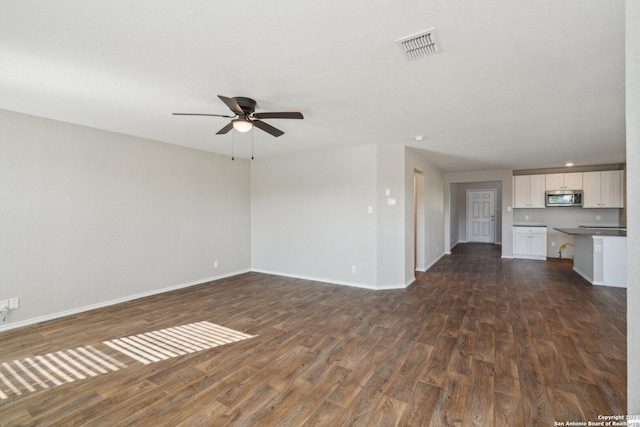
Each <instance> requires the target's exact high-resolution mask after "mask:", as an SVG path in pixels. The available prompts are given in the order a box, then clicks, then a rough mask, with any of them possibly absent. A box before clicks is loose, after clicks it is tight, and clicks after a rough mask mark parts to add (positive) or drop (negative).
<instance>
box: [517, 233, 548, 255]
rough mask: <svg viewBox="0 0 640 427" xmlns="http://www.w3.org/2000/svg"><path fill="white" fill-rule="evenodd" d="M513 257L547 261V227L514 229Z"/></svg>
mask: <svg viewBox="0 0 640 427" xmlns="http://www.w3.org/2000/svg"><path fill="white" fill-rule="evenodd" d="M513 257H514V258H524V259H539V260H546V259H547V227H513Z"/></svg>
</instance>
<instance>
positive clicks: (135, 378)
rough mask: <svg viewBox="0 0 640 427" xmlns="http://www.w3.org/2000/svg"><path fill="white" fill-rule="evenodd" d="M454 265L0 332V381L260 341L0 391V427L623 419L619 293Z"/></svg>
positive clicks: (469, 258) (277, 282)
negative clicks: (91, 360) (221, 338)
mask: <svg viewBox="0 0 640 427" xmlns="http://www.w3.org/2000/svg"><path fill="white" fill-rule="evenodd" d="M453 252H454V253H453V254H452V255H451V256H447V257H444V258H443V259H442V260H440V261H439V262H438V263H437V264H436V265H435V266H434V267H432V268H431V270H429V271H428V272H427V273H424V274H422V275H421V276H420V278H419V280H418V281H417V282H416V283H414V284H413V285H412V286H411V287H409V288H408V289H407V290H392V291H368V290H363V289H357V288H349V287H344V286H336V285H328V284H321V283H317V282H309V281H304V280H297V279H291V278H283V277H277V276H269V275H264V274H257V273H248V274H243V275H240V276H235V277H233V278H228V279H224V280H220V281H217V282H213V283H209V284H204V285H200V286H195V287H191V288H188V289H184V290H180V291H176V292H171V293H166V294H163V295H157V296H153V297H149V298H144V299H140V300H136V301H133V302H129V303H124V304H120V305H117V306H112V307H109V308H105V309H100V310H95V311H92V312H87V313H83V314H79V315H75V316H69V317H66V318H63V319H58V320H54V321H50V322H46V323H42V324H39V325H34V326H29V327H25V328H21V329H17V330H12V331H8V332H4V333H2V334H0V343H1V345H0V369H1V367H2V363H3V362H11V361H14V360H22V359H25V358H34V357H36V356H38V355H43V354H47V353H51V352H58V351H61V350H65V349H70V348H75V347H80V346H87V345H91V346H93V347H94V348H101V349H103V351H105V352H106V351H107V350H105V349H104V347H105V346H104V344H103V341H107V340H112V339H115V338H119V337H124V336H129V335H134V334H141V333H144V332H149V331H154V330H159V329H164V328H170V327H172V326H177V325H183V324H188V323H193V322H201V321H208V322H212V323H215V324H218V325H222V326H225V327H228V328H232V329H235V330H237V331H240V332H244V333H247V334H251V335H257V336H256V337H255V338H249V339H245V340H242V341H239V342H235V343H231V344H226V345H222V346H219V347H215V348H213V349H209V350H203V351H198V352H193V353H191V354H188V355H183V356H179V357H174V358H170V359H168V360H164V361H160V362H156V363H150V364H143V363H140V362H137V361H135V360H133V359H130V360H128V361H127V363H126V365H127V367H126V368H122V369H119V370H117V371H113V372H109V373H106V374H103V375H98V376H95V377H91V378H87V379H84V380H76V381H74V382H69V383H67V382H64V381H59V382H61V383H62V384H61V385H57V386H56V385H54V384H50V385H51V386H50V387H49V388H48V389H42V387H36V386H35V384H34V387H33V388H34V389H35V391H32V392H26V391H25V392H23V393H22V394H21V395H16V394H15V392H12V390H11V389H10V388H9V387H7V386H6V384H3V382H2V381H0V390H2V391H3V393H4V394H5V396H6V397H5V398H4V399H2V400H0V425H2V426H11V425H38V426H42V425H63V426H70V425H83V424H87V425H92V426H101V425H104V426H117V425H150V426H160V425H166V426H175V425H185V426H194V425H206V426H220V425H238V426H242V425H251V426H266V425H279V426H288V425H290V426H301V425H325V426H340V425H367V426H368V425H379V426H393V425H413V426H427V425H432V426H447V425H483V426H507V425H508V426H525V425H544V426H550V425H553V422H554V421H556V420H557V421H587V420H594V421H595V420H597V416H598V415H612V414H625V413H626V292H625V290H624V289H617V288H605V287H593V286H590V285H588V284H587V283H586V282H585V281H584V280H583V279H581V278H580V277H579V276H578V275H576V274H575V273H573V272H572V271H571V265H570V264H569V263H566V262H561V261H548V262H541V261H526V260H502V259H500V258H499V248H498V247H495V246H492V245H481V244H467V245H458V246H457V247H456V248H454V251H453ZM107 355H110V356H113V357H116V355H115V354H114V353H108V354H107ZM120 359H122V357H120ZM0 372H1V371H0ZM7 378H8V375H7ZM8 379H10V378H8ZM14 382H15V381H14Z"/></svg>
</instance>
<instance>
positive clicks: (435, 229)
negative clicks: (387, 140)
mask: <svg viewBox="0 0 640 427" xmlns="http://www.w3.org/2000/svg"><path fill="white" fill-rule="evenodd" d="M404 152H405V198H406V200H407V202H408V203H407V208H406V209H405V219H404V223H405V282H406V283H411V281H412V279H413V277H414V271H413V264H414V263H413V256H414V253H413V252H414V251H413V239H414V238H413V173H414V171H420V172H421V173H422V174H423V177H424V187H423V189H422V190H423V192H424V193H423V194H422V199H423V200H424V211H423V212H422V213H423V215H424V239H419V240H418V241H422V242H423V243H424V247H423V248H422V250H418V253H419V254H420V253H422V254H424V259H419V260H418V262H417V265H418V266H419V267H421V266H424V267H426V268H427V269H428V268H429V267H430V266H431V265H433V264H434V263H435V262H436V261H437V260H438V259H439V258H440V257H441V256H442V255H444V249H445V245H444V234H445V231H444V176H443V174H442V172H440V170H439V169H437V168H436V167H435V166H433V165H432V164H431V163H430V162H429V161H428V160H427V158H426V157H424V156H428V154H427V153H426V152H424V154H421V153H422V152H416V151H414V150H413V149H411V148H405V150H404Z"/></svg>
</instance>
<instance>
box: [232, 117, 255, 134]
mask: <svg viewBox="0 0 640 427" xmlns="http://www.w3.org/2000/svg"><path fill="white" fill-rule="evenodd" d="M231 123H233V128H234V129H235V130H237V131H238V132H242V133H245V132H249V131H250V130H251V129H252V128H253V123H252V122H251V120H248V119H234V120H231Z"/></svg>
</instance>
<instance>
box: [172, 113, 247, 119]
mask: <svg viewBox="0 0 640 427" xmlns="http://www.w3.org/2000/svg"><path fill="white" fill-rule="evenodd" d="M171 114H173V115H174V116H211V117H227V118H229V119H232V118H234V117H235V116H225V115H224V114H201V113H171Z"/></svg>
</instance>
